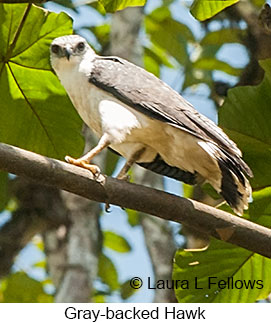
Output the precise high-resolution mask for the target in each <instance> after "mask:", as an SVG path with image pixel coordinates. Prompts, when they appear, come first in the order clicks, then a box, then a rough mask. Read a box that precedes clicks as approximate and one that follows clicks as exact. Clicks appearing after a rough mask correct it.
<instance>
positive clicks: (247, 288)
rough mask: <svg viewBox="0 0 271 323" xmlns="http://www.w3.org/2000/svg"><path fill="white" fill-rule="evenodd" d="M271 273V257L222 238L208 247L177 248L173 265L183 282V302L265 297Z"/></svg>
mask: <svg viewBox="0 0 271 323" xmlns="http://www.w3.org/2000/svg"><path fill="white" fill-rule="evenodd" d="M270 276H271V259H268V258H265V257H262V256H260V255H257V254H253V253H252V252H250V251H248V250H245V249H243V248H240V247H236V246H234V245H231V244H229V243H226V242H223V241H218V240H212V242H211V244H210V246H209V248H208V249H205V250H201V251H200V250H199V251H192V250H191V251H189V250H188V251H185V250H181V251H177V253H176V255H175V263H174V268H173V279H174V280H175V281H176V280H180V281H182V283H183V285H182V286H180V285H181V283H179V287H178V288H177V289H176V290H175V293H176V297H177V299H178V301H179V302H182V303H207V302H233V303H241V302H242V303H243V302H244V303H245V302H255V301H256V300H259V299H265V298H266V297H267V296H268V295H269V294H270V292H271V281H270ZM185 280H187V281H188V283H187V284H184V281H185ZM196 282H197V283H196ZM219 282H220V285H219ZM240 287H242V288H240Z"/></svg>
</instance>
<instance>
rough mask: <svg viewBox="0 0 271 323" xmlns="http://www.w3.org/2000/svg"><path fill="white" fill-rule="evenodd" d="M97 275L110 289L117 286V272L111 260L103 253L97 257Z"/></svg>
mask: <svg viewBox="0 0 271 323" xmlns="http://www.w3.org/2000/svg"><path fill="white" fill-rule="evenodd" d="M98 276H99V277H100V278H101V280H102V282H103V283H105V284H106V285H108V286H109V287H110V289H111V290H116V289H118V288H119V282H118V272H117V270H116V267H115V265H114V264H113V262H112V260H111V259H109V258H108V257H107V256H105V255H104V254H101V255H100V257H99V266H98Z"/></svg>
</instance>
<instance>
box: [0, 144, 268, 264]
mask: <svg viewBox="0 0 271 323" xmlns="http://www.w3.org/2000/svg"><path fill="white" fill-rule="evenodd" d="M0 169H2V170H4V171H7V172H9V173H13V174H16V175H19V176H25V177H29V178H31V179H33V180H36V181H38V182H39V183H41V184H45V185H49V186H53V187H57V188H60V189H63V190H66V191H69V192H72V193H75V194H77V195H80V196H83V197H85V198H88V199H90V200H94V201H97V202H107V203H111V204H115V205H118V206H121V207H125V208H130V209H135V210H138V211H141V212H144V213H148V214H151V215H154V216H157V217H160V218H163V219H166V220H171V221H175V222H178V223H183V224H185V225H187V226H189V227H192V228H195V229H196V230H198V231H200V232H204V233H206V234H208V235H210V236H212V237H215V238H217V239H220V240H225V241H227V242H230V243H233V244H235V245H238V246H240V247H243V248H246V249H248V250H251V251H253V252H256V253H258V254H261V255H263V256H266V257H268V258H271V230H270V229H268V228H266V227H263V226H260V225H258V224H255V223H253V222H250V221H248V220H245V219H243V218H239V217H237V216H234V215H231V214H229V213H227V212H224V211H221V210H218V209H215V208H213V207H210V206H207V205H204V204H202V203H199V202H196V201H193V200H190V199H185V198H181V197H177V196H175V195H172V194H169V193H165V192H162V191H158V190H155V189H152V188H149V187H145V186H141V185H137V184H131V183H127V182H124V181H120V180H117V179H114V178H110V177H104V176H103V175H100V177H99V178H98V180H97V181H95V180H93V176H92V174H91V173H90V172H88V171H87V170H85V169H81V168H79V167H76V166H73V165H69V164H66V163H64V162H61V161H58V160H55V159H51V158H47V157H44V156H41V155H38V154H35V153H32V152H29V151H26V150H23V149H20V148H16V147H14V146H10V145H6V144H0Z"/></svg>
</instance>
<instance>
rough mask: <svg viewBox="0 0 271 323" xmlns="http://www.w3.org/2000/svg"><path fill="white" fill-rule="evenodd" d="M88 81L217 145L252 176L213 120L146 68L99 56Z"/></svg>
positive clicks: (156, 116) (145, 112)
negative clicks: (199, 111)
mask: <svg viewBox="0 0 271 323" xmlns="http://www.w3.org/2000/svg"><path fill="white" fill-rule="evenodd" d="M89 82H90V83H92V84H94V85H95V86H97V87H99V88H101V89H103V90H105V91H107V92H110V93H111V94H112V95H113V96H115V97H116V98H117V99H119V100H120V101H122V102H123V103H125V104H127V105H129V106H131V107H133V108H134V109H136V110H137V111H139V112H141V113H144V114H145V115H148V116H149V117H151V118H154V119H158V120H160V121H163V122H167V123H169V124H170V125H172V126H174V127H177V128H180V129H182V130H184V131H186V132H189V133H191V134H192V135H194V136H197V137H199V138H201V139H203V140H205V141H211V142H213V143H215V144H216V145H217V146H218V147H219V148H220V149H222V150H223V151H225V152H226V153H227V154H229V155H231V157H235V158H234V159H236V160H235V162H236V164H237V165H236V166H239V167H238V168H239V169H240V168H241V169H242V170H243V171H245V172H246V173H247V174H248V175H252V173H251V170H250V169H249V167H248V166H247V165H246V164H245V162H244V161H243V160H242V159H241V153H240V151H239V149H238V148H237V146H236V145H235V143H234V142H233V141H231V140H230V139H229V138H228V136H227V135H226V134H225V133H224V132H223V131H222V130H221V129H220V128H219V127H217V126H216V124H215V123H213V122H212V121H211V120H209V119H208V118H206V117H205V116H203V115H201V114H200V113H198V112H197V111H196V110H195V109H194V107H193V106H192V105H191V104H190V103H189V102H187V101H186V100H185V99H184V98H183V97H182V96H181V95H179V94H178V93H177V92H176V91H174V90H173V89H172V88H170V87H169V86H168V85H166V84H165V83H164V82H163V81H161V80H160V79H158V78H157V77H156V76H154V75H153V74H151V73H149V72H147V71H145V70H144V69H142V68H140V67H138V66H136V65H134V64H132V63H129V62H128V61H126V60H124V59H120V58H118V57H101V56H97V57H96V58H95V60H94V62H93V68H92V71H91V73H90V75H89Z"/></svg>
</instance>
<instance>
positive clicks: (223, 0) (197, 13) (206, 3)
mask: <svg viewBox="0 0 271 323" xmlns="http://www.w3.org/2000/svg"><path fill="white" fill-rule="evenodd" d="M238 1H239V0H194V2H193V5H192V7H191V13H192V15H193V16H194V17H195V18H196V19H198V20H200V21H204V20H206V19H209V18H211V17H213V16H214V15H216V14H218V13H219V12H220V11H221V10H223V9H225V8H227V7H229V6H231V5H233V4H235V3H236V2H238Z"/></svg>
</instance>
